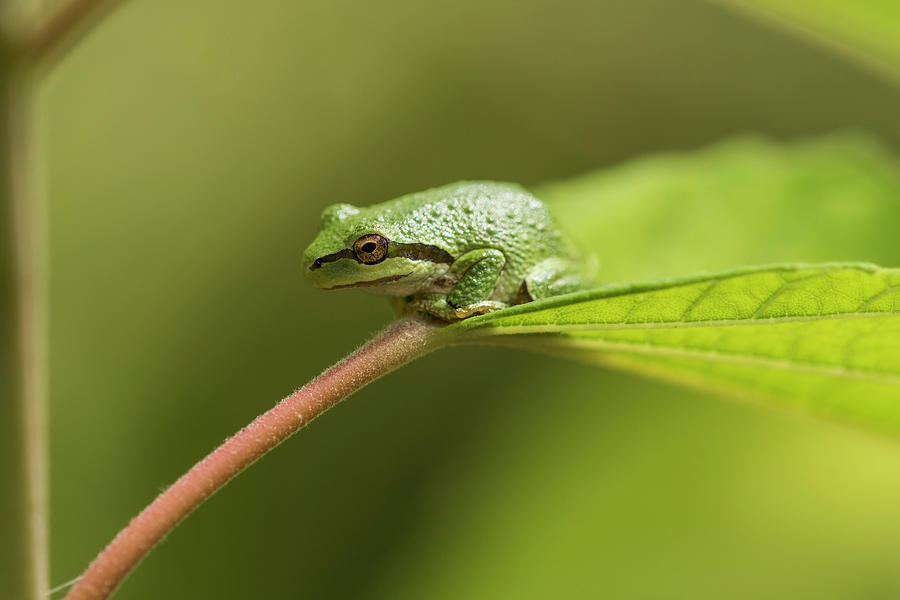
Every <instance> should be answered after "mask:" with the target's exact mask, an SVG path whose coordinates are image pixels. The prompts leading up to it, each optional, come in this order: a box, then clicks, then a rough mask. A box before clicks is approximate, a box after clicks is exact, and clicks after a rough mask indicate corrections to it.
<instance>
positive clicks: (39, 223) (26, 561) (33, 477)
mask: <svg viewBox="0 0 900 600" xmlns="http://www.w3.org/2000/svg"><path fill="white" fill-rule="evenodd" d="M18 58H19V57H18V56H17V55H16V54H15V52H14V51H13V49H12V48H11V47H10V46H9V45H6V44H4V45H3V47H2V48H0V486H2V488H3V489H2V490H0V531H2V532H3V533H2V534H0V537H2V538H3V541H2V542H0V596H2V597H4V598H27V599H43V597H44V594H45V590H46V589H47V581H48V547H47V485H46V477H47V467H46V423H45V422H46V418H45V414H44V411H45V398H44V396H45V390H44V386H45V363H46V361H45V353H46V352H45V313H46V310H45V309H46V306H45V297H46V294H45V280H46V262H45V257H44V254H45V253H44V245H45V244H44V233H45V232H44V222H45V219H44V210H43V202H42V201H41V198H40V196H39V194H37V193H36V190H35V186H34V184H35V178H34V177H33V161H31V160H29V159H32V158H34V149H33V147H32V145H33V144H32V143H33V142H34V140H33V139H32V138H33V129H34V127H33V125H34V122H33V121H34V119H33V114H32V108H33V107H32V100H33V94H32V91H33V90H32V88H31V81H30V79H29V73H28V72H27V69H25V68H24V66H23V64H22V63H21V62H20V61H19V60H18Z"/></svg>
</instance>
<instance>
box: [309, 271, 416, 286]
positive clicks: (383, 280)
mask: <svg viewBox="0 0 900 600" xmlns="http://www.w3.org/2000/svg"><path fill="white" fill-rule="evenodd" d="M412 274H413V272H412V271H410V272H409V273H403V274H402V275H389V276H387V277H379V278H378V279H373V280H371V281H360V282H359V283H342V284H341V285H333V286H331V287H327V288H323V289H325V290H342V289H346V288H355V287H368V286H373V285H381V284H383V283H391V282H392V281H397V280H400V279H403V278H404V277H409V276H410V275H412Z"/></svg>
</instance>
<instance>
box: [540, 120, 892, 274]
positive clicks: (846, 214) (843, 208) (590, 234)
mask: <svg viewBox="0 0 900 600" xmlns="http://www.w3.org/2000/svg"><path fill="white" fill-rule="evenodd" d="M535 192H536V194H537V195H538V197H539V198H541V199H543V200H545V201H546V202H548V203H549V204H550V205H551V206H552V208H553V211H554V214H555V215H556V216H557V218H558V219H559V220H560V222H561V224H562V226H563V228H564V229H566V231H567V232H568V233H569V234H570V235H572V237H574V238H575V240H576V242H578V244H579V246H580V247H581V248H582V250H583V251H584V252H586V253H592V254H594V255H595V256H596V257H597V262H598V264H599V276H600V278H601V280H602V281H603V282H615V281H619V282H633V281H650V280H656V279H660V278H663V277H673V276H677V275H683V274H685V273H697V272H700V271H708V272H719V271H724V270H727V269H732V268H734V267H737V266H740V265H764V264H771V263H786V262H805V263H822V262H844V261H859V262H872V263H877V264H880V265H884V266H888V267H894V266H900V236H898V235H897V232H898V231H900V162H898V161H897V159H896V158H895V157H894V156H892V155H891V153H889V152H888V151H887V150H886V149H885V148H884V147H883V146H881V145H879V144H878V143H877V142H876V141H874V140H872V139H869V138H866V137H863V136H861V135H857V134H839V135H830V136H825V137H820V138H816V139H811V140H804V141H801V142H792V143H789V144H782V143H777V142H773V141H768V140H764V139H759V138H738V139H733V140H728V141H724V142H721V143H719V144H716V145H713V146H711V147H709V148H704V149H701V150H699V151H695V152H681V153H666V154H658V155H654V156H648V157H643V158H639V159H636V160H633V161H630V162H627V163H625V164H622V165H619V166H616V167H613V168H610V169H605V170H601V171H596V172H593V173H588V174H586V175H582V176H579V177H575V178H572V179H568V180H565V181H561V182H556V183H551V184H547V185H544V186H541V187H540V188H537V189H536V190H535Z"/></svg>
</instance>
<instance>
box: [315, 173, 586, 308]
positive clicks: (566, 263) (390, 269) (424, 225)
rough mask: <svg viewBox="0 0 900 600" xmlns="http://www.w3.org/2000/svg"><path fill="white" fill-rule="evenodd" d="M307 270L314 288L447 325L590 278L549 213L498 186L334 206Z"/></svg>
mask: <svg viewBox="0 0 900 600" xmlns="http://www.w3.org/2000/svg"><path fill="white" fill-rule="evenodd" d="M303 263H304V271H305V273H306V278H307V280H308V281H309V282H310V283H311V284H312V285H314V286H316V287H319V288H322V289H326V290H339V289H346V288H363V289H366V290H368V291H369V292H373V293H376V294H384V295H388V296H393V297H394V305H395V307H396V308H397V310H398V312H400V313H401V314H410V313H415V312H424V313H427V314H430V315H433V316H434V317H437V318H439V319H442V320H444V321H458V320H460V319H465V318H468V317H471V316H474V315H480V314H484V313H488V312H492V311H495V310H500V309H502V308H506V307H507V306H512V305H515V304H522V303H524V302H530V301H531V300H536V299H538V298H547V297H549V296H556V295H559V294H565V293H568V292H572V291H576V290H579V289H582V288H584V287H586V285H587V283H588V282H589V281H590V279H591V278H590V276H589V274H588V271H587V270H586V269H585V267H584V265H583V264H582V263H581V262H580V261H579V260H578V256H577V254H576V252H575V251H574V250H573V248H572V246H571V245H570V244H569V243H568V242H567V241H566V240H565V239H564V237H563V236H562V234H561V233H560V231H559V230H558V229H557V227H556V225H555V224H554V222H553V219H552V217H551V215H550V212H549V211H548V210H547V207H546V206H544V204H543V203H542V202H541V201H540V200H538V199H537V198H535V197H534V196H532V195H531V194H529V193H528V192H527V191H525V190H524V189H523V188H521V187H519V186H517V185H513V184H508V183H495V182H460V183H454V184H451V185H447V186H443V187H439V188H434V189H431V190H427V191H424V192H419V193H415V194H410V195H407V196H402V197H400V198H397V199H395V200H390V201H388V202H384V203H381V204H375V205H373V206H369V207H365V208H359V207H356V206H352V205H350V204H335V205H332V206H329V207H328V208H326V209H325V211H324V212H323V213H322V222H321V231H320V232H319V234H318V236H317V237H316V239H315V240H314V241H313V243H312V244H310V246H309V247H308V248H307V249H306V251H305V252H304V254H303Z"/></svg>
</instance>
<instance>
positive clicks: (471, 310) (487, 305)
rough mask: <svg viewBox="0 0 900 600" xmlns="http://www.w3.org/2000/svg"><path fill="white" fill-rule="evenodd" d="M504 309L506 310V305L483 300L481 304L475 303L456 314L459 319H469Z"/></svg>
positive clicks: (458, 310)
mask: <svg viewBox="0 0 900 600" xmlns="http://www.w3.org/2000/svg"><path fill="white" fill-rule="evenodd" d="M504 308H506V304H504V303H502V302H494V301H493V300H483V301H481V302H475V303H473V304H469V305H467V306H463V307H461V308H457V309H456V310H455V311H454V312H455V313H456V318H457V319H468V318H469V317H474V316H477V315H486V314H487V313H491V312H494V311H497V310H502V309H504Z"/></svg>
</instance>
